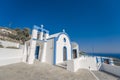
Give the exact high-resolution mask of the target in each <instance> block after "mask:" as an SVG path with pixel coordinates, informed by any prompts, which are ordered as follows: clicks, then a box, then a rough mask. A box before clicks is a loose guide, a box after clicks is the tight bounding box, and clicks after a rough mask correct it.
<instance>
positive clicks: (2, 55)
mask: <svg viewBox="0 0 120 80" xmlns="http://www.w3.org/2000/svg"><path fill="white" fill-rule="evenodd" d="M22 53H23V49H7V48H0V66H3V65H8V64H13V63H18V62H21V61H22Z"/></svg>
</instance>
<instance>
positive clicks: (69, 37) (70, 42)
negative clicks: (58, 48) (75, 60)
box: [56, 32, 72, 59]
mask: <svg viewBox="0 0 120 80" xmlns="http://www.w3.org/2000/svg"><path fill="white" fill-rule="evenodd" d="M62 34H64V35H66V36H67V37H68V40H69V42H70V45H71V52H70V53H71V59H72V43H71V40H70V37H69V35H68V34H67V33H65V32H61V33H60V34H59V35H58V36H57V37H56V38H57V41H58V39H59V37H60V35H62Z"/></svg>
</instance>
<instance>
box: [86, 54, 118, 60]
mask: <svg viewBox="0 0 120 80" xmlns="http://www.w3.org/2000/svg"><path fill="white" fill-rule="evenodd" d="M86 54H87V55H90V56H102V57H113V58H119V59H120V53H86Z"/></svg>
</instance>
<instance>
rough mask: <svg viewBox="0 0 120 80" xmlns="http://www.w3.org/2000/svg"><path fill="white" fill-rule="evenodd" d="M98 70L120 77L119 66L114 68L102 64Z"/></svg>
mask: <svg viewBox="0 0 120 80" xmlns="http://www.w3.org/2000/svg"><path fill="white" fill-rule="evenodd" d="M100 70H103V71H106V72H108V73H111V74H114V75H116V76H119V77H120V66H115V65H114V66H112V65H108V64H105V63H103V64H102V66H101V68H100Z"/></svg>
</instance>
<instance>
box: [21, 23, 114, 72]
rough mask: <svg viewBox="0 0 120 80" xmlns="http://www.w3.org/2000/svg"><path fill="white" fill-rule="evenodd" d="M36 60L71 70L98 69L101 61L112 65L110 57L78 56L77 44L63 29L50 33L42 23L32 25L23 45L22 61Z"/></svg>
mask: <svg viewBox="0 0 120 80" xmlns="http://www.w3.org/2000/svg"><path fill="white" fill-rule="evenodd" d="M36 60H37V61H39V62H44V63H48V64H52V65H57V66H60V67H63V68H65V69H67V70H69V71H71V72H75V71H77V70H78V69H80V68H81V69H90V70H100V68H101V65H102V63H106V64H110V65H114V63H113V60H112V58H108V57H99V56H94V57H93V56H79V45H78V44H77V43H76V42H71V40H70V37H69V36H68V34H67V33H66V32H65V30H63V31H62V32H59V33H56V34H52V35H50V34H49V31H48V30H46V29H44V28H43V25H41V27H39V26H36V25H34V28H33V30H32V36H31V39H30V40H29V41H26V42H25V45H24V50H23V56H22V62H25V63H28V64H33V63H34V62H35V61H36Z"/></svg>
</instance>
